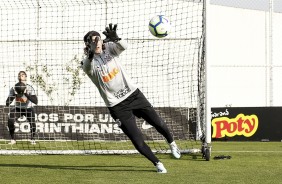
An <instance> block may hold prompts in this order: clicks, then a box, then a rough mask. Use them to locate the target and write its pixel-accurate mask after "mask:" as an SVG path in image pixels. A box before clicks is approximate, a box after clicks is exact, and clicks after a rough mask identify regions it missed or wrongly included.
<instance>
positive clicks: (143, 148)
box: [120, 116, 167, 173]
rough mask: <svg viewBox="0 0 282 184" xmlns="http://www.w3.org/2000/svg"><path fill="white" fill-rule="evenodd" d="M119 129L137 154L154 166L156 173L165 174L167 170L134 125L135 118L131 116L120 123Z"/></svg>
mask: <svg viewBox="0 0 282 184" xmlns="http://www.w3.org/2000/svg"><path fill="white" fill-rule="evenodd" d="M120 128H121V129H122V131H123V132H124V133H125V134H126V135H127V136H128V138H129V139H130V140H131V142H132V143H133V145H134V147H135V148H136V149H137V150H138V151H139V153H141V154H142V155H144V156H145V157H146V158H147V159H148V160H150V161H151V162H152V163H153V164H154V165H155V166H156V168H157V172H158V173H167V170H166V169H165V167H164V166H163V164H162V163H161V162H160V161H159V159H158V158H157V157H156V156H155V155H154V153H153V152H152V150H151V148H150V147H149V146H148V145H147V144H146V143H145V141H144V138H143V135H142V132H141V131H140V129H138V127H137V125H136V120H135V116H132V117H131V118H129V119H128V120H125V121H121V125H120Z"/></svg>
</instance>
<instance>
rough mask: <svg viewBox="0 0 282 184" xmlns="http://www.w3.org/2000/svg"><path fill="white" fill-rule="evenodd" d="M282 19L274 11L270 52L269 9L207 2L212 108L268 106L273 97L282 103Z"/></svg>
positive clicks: (275, 102)
mask: <svg viewBox="0 0 282 184" xmlns="http://www.w3.org/2000/svg"><path fill="white" fill-rule="evenodd" d="M281 22H282V14H281V13H274V14H273V21H272V24H273V31H272V34H273V42H272V44H273V47H272V48H273V50H272V52H271V50H269V48H270V47H269V43H270V42H269V37H270V34H269V33H270V32H269V14H268V12H266V11H261V10H251V9H242V8H235V7H228V6H220V5H215V4H209V5H208V12H207V53H208V54H207V61H208V63H209V65H210V70H209V76H208V77H209V82H210V83H209V100H210V105H211V106H212V107H224V106H233V107H235V106H239V107H242V106H246V107H248V106H250V107H251V106H268V105H270V104H271V102H270V100H271V99H272V100H273V104H272V105H273V106H280V105H282V99H281V98H280V91H281V89H282V86H281V82H280V79H281V77H282V68H281V67H282V65H281V58H282V55H281V52H280V50H281V48H282V38H281V34H280V33H281V32H282V27H281ZM271 53H272V63H273V66H274V68H273V74H272V75H270V74H271V73H270V72H269V64H270V54H271ZM271 77H273V78H272V79H273V80H271Z"/></svg>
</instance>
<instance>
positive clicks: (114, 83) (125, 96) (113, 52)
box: [81, 24, 181, 173]
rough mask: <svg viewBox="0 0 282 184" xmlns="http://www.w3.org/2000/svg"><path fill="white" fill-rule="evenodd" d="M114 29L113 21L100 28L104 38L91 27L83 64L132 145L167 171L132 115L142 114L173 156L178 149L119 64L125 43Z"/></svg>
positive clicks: (160, 171)
mask: <svg viewBox="0 0 282 184" xmlns="http://www.w3.org/2000/svg"><path fill="white" fill-rule="evenodd" d="M116 29H117V25H116V24H115V25H114V26H113V25H112V24H109V27H106V30H105V31H104V32H103V34H104V35H105V36H106V38H105V39H104V40H103V41H102V40H101V37H100V34H99V33H98V32H96V31H90V32H88V33H87V34H86V35H85V36H84V43H85V45H86V47H85V48H84V53H85V55H86V58H85V59H84V60H83V61H82V62H81V64H82V68H83V70H84V72H85V73H86V74H87V75H88V77H89V78H90V79H91V80H92V82H93V83H94V84H95V85H96V87H97V88H98V90H99V92H100V95H101V96H102V98H103V100H104V102H105V104H106V106H107V107H108V109H109V111H110V114H111V116H112V117H113V119H114V120H115V121H116V122H117V123H118V125H119V127H120V128H121V129H122V131H123V132H124V133H125V134H126V135H127V136H128V137H129V139H130V140H131V141H132V143H133V145H134V146H135V148H136V149H137V150H138V151H139V152H140V153H141V154H142V155H144V156H145V157H146V158H147V159H149V160H150V161H151V162H152V163H153V164H154V165H155V166H156V168H157V172H158V173H166V172H167V170H166V169H165V167H164V166H163V164H162V163H161V162H160V161H159V159H158V158H156V156H155V155H154V154H153V152H152V150H151V149H150V148H149V146H148V145H147V144H146V143H145V141H144V139H143V135H142V132H141V131H140V130H139V129H138V127H137V125H136V119H135V117H138V118H143V119H144V120H145V121H147V122H148V123H149V124H150V125H152V126H154V127H155V128H156V130H157V131H158V132H159V133H160V134H162V135H163V136H164V137H165V138H166V140H167V142H168V143H169V145H170V148H171V151H172V154H173V156H174V157H175V158H180V156H181V155H180V151H179V149H178V147H177V145H176V143H175V142H174V140H173V137H172V135H171V133H170V132H169V129H168V127H167V125H166V124H165V123H164V121H163V120H162V119H161V118H160V117H159V115H158V114H157V113H156V111H155V110H154V108H153V107H152V105H151V104H150V103H149V102H148V100H147V99H146V97H145V96H144V95H143V93H142V92H141V91H140V90H139V89H138V88H137V87H136V85H135V84H134V83H133V82H132V80H131V79H130V78H129V76H128V75H127V74H126V73H125V71H124V69H123V67H122V66H121V63H120V62H119V60H118V56H119V55H120V54H121V53H122V52H123V51H124V50H125V49H126V47H127V46H126V43H125V42H123V41H121V38H119V37H118V35H117V33H116Z"/></svg>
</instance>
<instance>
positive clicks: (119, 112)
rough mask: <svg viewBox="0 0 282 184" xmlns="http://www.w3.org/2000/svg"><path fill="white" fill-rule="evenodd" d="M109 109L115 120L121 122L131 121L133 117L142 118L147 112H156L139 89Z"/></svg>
mask: <svg viewBox="0 0 282 184" xmlns="http://www.w3.org/2000/svg"><path fill="white" fill-rule="evenodd" d="M108 109H109V110H110V113H111V116H112V117H113V118H114V120H117V119H119V120H120V121H121V122H122V121H124V120H125V121H126V120H128V119H130V118H131V117H132V116H133V115H134V116H137V117H138V118H141V117H142V116H143V113H144V112H145V111H146V112H150V111H154V109H153V107H152V105H151V104H150V102H149V101H148V100H147V98H146V97H145V96H144V94H143V93H142V92H141V91H140V90H139V89H136V90H135V91H134V92H133V93H132V94H131V95H130V96H129V97H127V98H126V99H125V100H124V101H122V102H120V103H119V104H117V105H115V106H113V107H109V108H108Z"/></svg>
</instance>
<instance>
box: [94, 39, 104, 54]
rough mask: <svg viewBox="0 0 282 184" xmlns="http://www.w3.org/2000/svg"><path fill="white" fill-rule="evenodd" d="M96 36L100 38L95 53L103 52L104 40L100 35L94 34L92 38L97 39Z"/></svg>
mask: <svg viewBox="0 0 282 184" xmlns="http://www.w3.org/2000/svg"><path fill="white" fill-rule="evenodd" d="M96 37H98V38H99V41H98V42H97V46H96V49H95V54H101V52H102V44H103V42H102V40H101V38H100V36H92V40H93V41H95V38H96Z"/></svg>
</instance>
